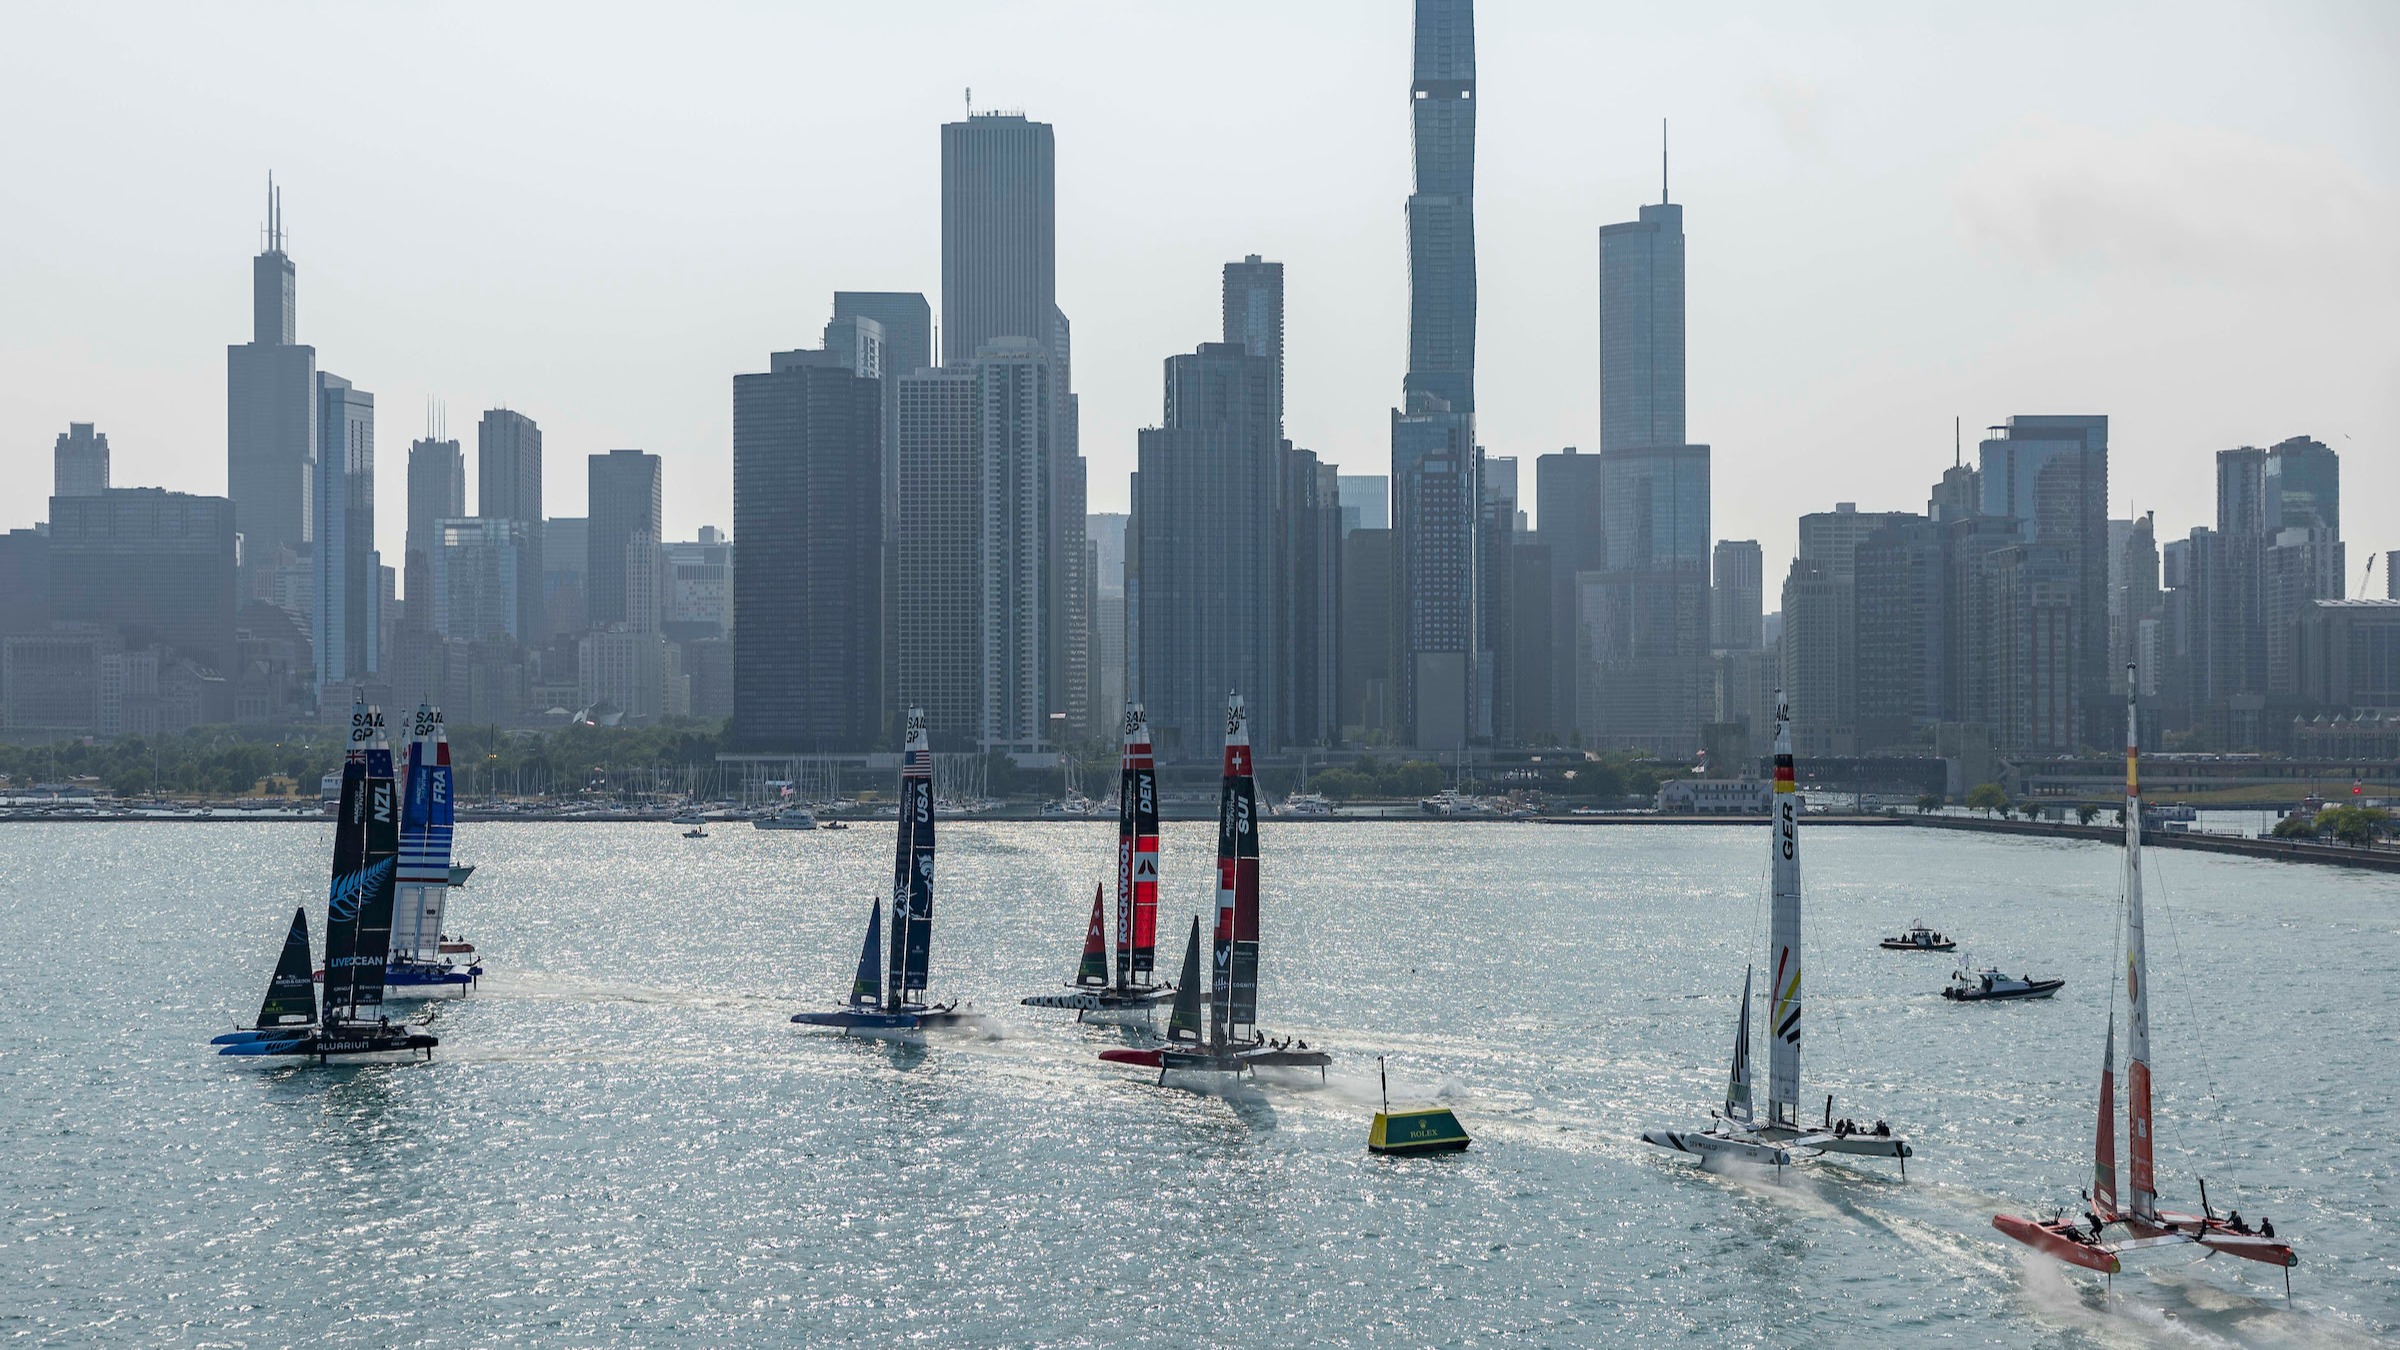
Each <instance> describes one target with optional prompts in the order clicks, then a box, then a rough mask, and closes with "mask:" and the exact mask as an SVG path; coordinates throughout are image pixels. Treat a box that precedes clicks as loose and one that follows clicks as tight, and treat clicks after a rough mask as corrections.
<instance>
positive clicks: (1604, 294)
mask: <svg viewBox="0 0 2400 1350" xmlns="http://www.w3.org/2000/svg"><path fill="white" fill-rule="evenodd" d="M1683 347H1684V343H1683V208H1682V207H1680V206H1676V205H1673V204H1671V203H1669V202H1668V201H1667V200H1666V185H1665V184H1664V183H1661V184H1660V185H1659V203H1658V205H1656V206H1645V207H1643V208H1642V210H1641V218H1640V219H1638V220H1631V221H1626V222H1624V223H1623V224H1618V225H1603V226H1601V227H1600V452H1601V453H1602V454H1606V453H1608V452H1609V451H1611V450H1618V449H1631V448H1637V447H1649V446H1655V445H1681V444H1683V437H1684V426H1683Z"/></svg>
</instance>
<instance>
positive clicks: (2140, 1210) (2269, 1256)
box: [1992, 665, 2300, 1296]
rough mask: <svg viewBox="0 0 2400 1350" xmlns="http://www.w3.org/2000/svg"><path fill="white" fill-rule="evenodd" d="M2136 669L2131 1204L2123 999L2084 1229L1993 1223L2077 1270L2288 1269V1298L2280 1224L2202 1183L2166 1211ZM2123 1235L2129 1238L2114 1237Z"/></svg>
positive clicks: (2129, 812)
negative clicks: (2137, 1257) (2138, 1263)
mask: <svg viewBox="0 0 2400 1350" xmlns="http://www.w3.org/2000/svg"><path fill="white" fill-rule="evenodd" d="M2135 688H2136V684H2135V680H2134V667H2132V666H2130V665H2129V666H2127V667H2125V875H2124V880H2123V886H2124V903H2125V930H2124V934H2125V1012H2126V1045H2125V1080H2126V1100H2125V1116H2126V1142H2127V1143H2128V1144H2129V1145H2130V1147H2131V1150H2132V1153H2133V1166H2132V1168H2131V1175H2130V1176H2128V1177H2126V1178H2125V1180H2126V1181H2128V1182H2130V1183H2131V1186H2130V1191H2129V1192H2127V1193H2126V1199H2127V1203H2125V1204H2124V1205H2123V1207H2122V1208H2120V1207H2119V1195H2120V1192H2119V1191H2118V1189H2117V1183H2118V1180H2119V1178H2118V1175H2117V1084H2116V1062H2117V1013H2116V1008H2115V1007H2114V1002H2115V1001H2114V999H2113V998H2112V999H2111V1001H2110V1002H2111V1007H2110V1008H2109V1013H2108V1038H2107V1040H2106V1041H2104V1042H2103V1048H2102V1050H2101V1053H2100V1112H2099V1122H2098V1125H2097V1127H2096V1128H2095V1129H2094V1131H2093V1134H2092V1182H2091V1186H2090V1188H2089V1189H2087V1190H2085V1191H2084V1192H2083V1199H2084V1204H2085V1209H2084V1213H2083V1222H2082V1223H2080V1224H2078V1223H2075V1222H2073V1221H2071V1220H2069V1219H2068V1218H2067V1217H2066V1214H2065V1212H2064V1210H2063V1209H2061V1210H2053V1211H2052V1213H2051V1216H2050V1217H2049V1218H2048V1219H2039V1218H2034V1219H2022V1218H2018V1217H2017V1216H2016V1215H2013V1214H1996V1215H1993V1216H1992V1227H1994V1228H1997V1229H1999V1230H2000V1231H2001V1232H2003V1233H2005V1234H2007V1235H2008V1236H2009V1237H2012V1238H2014V1239H2016V1240H2017V1241H2019V1242H2022V1243H2024V1244H2025V1245H2026V1246H2028V1247H2031V1248H2033V1249H2034V1250H2035V1251H2038V1252H2042V1253H2044V1254H2045V1255H2049V1256H2054V1257H2056V1258H2058V1259H2059V1260H2061V1261H2064V1262H2066V1263H2067V1264H2069V1265H2075V1266H2081V1267H2083V1268H2084V1269H2086V1270H2096V1271H2099V1272H2101V1273H2102V1274H2104V1275H2108V1276H2112V1277H2113V1276H2115V1275H2116V1274H2117V1273H2118V1272H2119V1271H2121V1270H2122V1269H2124V1266H2123V1262H2122V1261H2121V1259H2120V1258H2121V1257H2122V1256H2123V1255H2124V1254H2125V1253H2127V1252H2133V1251H2144V1250H2148V1249H2151V1248H2159V1247H2183V1248H2187V1249H2188V1248H2190V1247H2193V1246H2199V1247H2204V1248H2206V1249H2208V1250H2209V1251H2211V1252H2223V1253H2225V1254H2226V1255H2227V1256H2237V1257H2240V1258H2241V1259H2242V1260H2245V1261H2257V1262H2260V1263H2261V1264H2264V1265H2270V1266H2281V1267H2283V1271H2284V1275H2283V1287H2284V1293H2285V1294H2286V1295H2287V1296H2288V1295H2289V1294H2290V1293H2291V1287H2292V1275H2291V1270H2292V1267H2294V1266H2296V1265H2299V1264H2300V1257H2299V1254H2298V1253H2297V1252H2295V1251H2293V1250H2292V1246H2291V1244H2290V1243H2288V1242H2285V1241H2283V1240H2282V1239H2281V1238H2278V1237H2277V1236H2276V1235H2275V1225H2274V1223H2273V1222H2272V1221H2270V1220H2267V1219H2265V1218H2263V1217H2262V1218H2261V1219H2260V1221H2259V1223H2258V1225H2257V1226H2256V1227H2255V1228H2254V1227H2252V1226H2251V1225H2250V1224H2249V1223H2247V1222H2245V1221H2244V1220H2243V1219H2242V1216H2241V1211H2240V1210H2238V1209H2237V1210H2233V1211H2231V1212H2230V1213H2228V1214H2225V1215H2223V1216H2219V1215H2218V1213H2217V1211H2216V1209H2215V1208H2214V1207H2213V1206H2211V1205H2210V1204H2209V1203H2208V1183H2207V1182H2206V1181H2202V1182H2201V1183H2200V1212H2199V1213H2198V1214H2185V1213H2178V1212H2176V1211H2174V1210H2166V1209H2160V1208H2159V1206H2158V1155H2157V1149H2158V1139H2157V1130H2156V1126H2157V1123H2158V1122H2157V1120H2156V1118H2155V1116H2154V1114H2153V1112H2152V1110H2151V1091H2150V1085H2151V1062H2150V967H2149V957H2148V952H2147V949H2146V947H2145V945H2144V940H2143V914H2142V824H2141V820H2142V811H2141V804H2142V798H2141V772H2140V766H2141V724H2140V721H2139V718H2138V716H2137V712H2136V707H2135V701H2134V693H2135ZM2114 1233H2122V1234H2123V1236H2121V1237H2120V1236H2113V1235H2112V1234H2114Z"/></svg>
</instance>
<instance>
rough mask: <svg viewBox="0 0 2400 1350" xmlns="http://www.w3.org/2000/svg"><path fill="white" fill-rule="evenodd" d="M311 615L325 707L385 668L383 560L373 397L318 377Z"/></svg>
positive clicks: (337, 379)
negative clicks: (377, 521) (349, 686)
mask: <svg viewBox="0 0 2400 1350" xmlns="http://www.w3.org/2000/svg"><path fill="white" fill-rule="evenodd" d="M317 417H318V423H319V425H318V428H317V448H318V452H319V457H318V463H317V477H316V485H317V502H316V513H317V520H316V536H317V539H316V550H315V554H314V557H313V562H314V565H315V568H316V585H315V587H314V596H313V599H314V602H315V606H316V608H315V611H314V613H313V615H312V616H311V621H310V625H309V634H310V638H311V641H312V643H313V646H314V648H315V655H316V682H317V686H318V689H319V691H320V692H319V699H320V702H322V701H323V700H324V699H325V698H326V697H331V698H332V700H333V702H335V703H340V702H342V701H343V699H342V696H341V694H340V692H339V691H338V690H336V691H335V692H334V693H332V694H331V695H327V694H326V693H325V692H324V691H325V690H326V689H328V688H330V687H331V686H336V685H343V684H353V683H356V682H358V681H360V680H363V679H365V678H366V677H368V676H370V675H373V674H377V673H379V672H381V671H382V669H383V603H382V601H383V594H382V592H383V555H382V554H381V553H379V552H377V551H376V548H375V396H374V395H373V394H370V393H368V392H367V391H366V390H364V389H360V388H358V387H356V386H354V385H352V384H351V383H350V381H348V380H345V379H343V378H342V377H341V376H339V375H335V374H333V373H332V372H330V371H319V372H317Z"/></svg>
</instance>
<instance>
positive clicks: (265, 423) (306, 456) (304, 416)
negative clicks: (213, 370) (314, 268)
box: [225, 185, 317, 558]
mask: <svg viewBox="0 0 2400 1350" xmlns="http://www.w3.org/2000/svg"><path fill="white" fill-rule="evenodd" d="M294 278H295V273H294V270H293V267H292V260H291V256H290V255H289V254H287V253H285V252H284V250H283V202H282V197H281V195H280V194H279V193H277V192H276V191H275V189H274V188H273V186H272V185H270V186H269V188H268V190H267V246H266V248H265V249H263V250H261V251H260V253H259V254H258V256H257V257H256V258H254V259H252V260H251V264H250V309H251V322H250V341H248V342H246V343H239V344H236V345H234V346H231V347H228V348H226V349H225V456H226V483H227V485H228V495H230V496H231V498H232V500H233V509H234V517H235V519H234V528H235V529H236V530H237V531H238V532H239V533H240V534H241V536H242V541H243V547H244V553H245V556H246V557H250V558H268V557H272V556H273V555H274V553H275V551H276V550H277V549H278V548H289V549H291V550H293V551H294V552H295V553H297V552H300V551H303V550H305V549H306V547H307V546H308V544H309V543H310V542H311V540H312V538H313V535H312V533H311V526H312V525H313V523H314V522H313V520H312V519H311V516H312V513H313V509H314V506H315V493H314V488H315V474H316V465H317V404H316V399H317V353H316V349H315V348H313V347H305V346H302V345H300V344H299V341H298V334H297V327H296V324H297V317H298V306H297V302H296V299H295V281H294Z"/></svg>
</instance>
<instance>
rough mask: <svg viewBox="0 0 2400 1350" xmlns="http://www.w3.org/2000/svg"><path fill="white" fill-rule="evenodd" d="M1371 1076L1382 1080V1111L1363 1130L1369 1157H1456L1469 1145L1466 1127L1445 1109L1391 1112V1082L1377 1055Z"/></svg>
mask: <svg viewBox="0 0 2400 1350" xmlns="http://www.w3.org/2000/svg"><path fill="white" fill-rule="evenodd" d="M1375 1072H1376V1075H1377V1076H1378V1077H1379V1078H1381V1079H1382V1080H1383V1109H1382V1110H1380V1111H1378V1112H1376V1113H1375V1123H1374V1124H1373V1125H1372V1126H1370V1127H1368V1130H1367V1151H1368V1152H1369V1153H1389V1154H1402V1155H1407V1154H1414V1153H1456V1152H1459V1151H1460V1150H1462V1149H1464V1148H1465V1147H1466V1146H1467V1145H1468V1143H1469V1142H1471V1141H1470V1140H1469V1139H1468V1138H1467V1127H1466V1126H1464V1125H1461V1124H1459V1123H1458V1117H1457V1116H1456V1115H1453V1114H1452V1113H1451V1111H1450V1108H1448V1107H1446V1106H1426V1107H1419V1108H1418V1109H1416V1110H1414V1111H1394V1110H1393V1109H1392V1079H1391V1075H1390V1073H1389V1072H1388V1071H1386V1070H1385V1068H1384V1065H1383V1056H1381V1055H1377V1056H1376V1057H1375Z"/></svg>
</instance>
